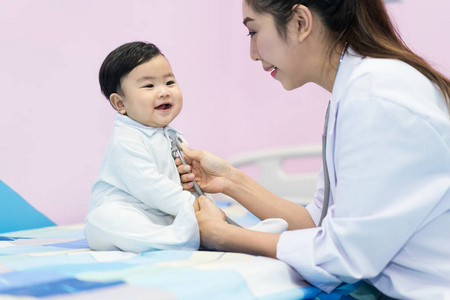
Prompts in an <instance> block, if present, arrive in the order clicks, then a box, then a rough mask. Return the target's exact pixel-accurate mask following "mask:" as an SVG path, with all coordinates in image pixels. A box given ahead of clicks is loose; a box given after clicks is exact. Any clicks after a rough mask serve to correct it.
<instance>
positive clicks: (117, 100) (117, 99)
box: [109, 93, 127, 115]
mask: <svg viewBox="0 0 450 300" xmlns="http://www.w3.org/2000/svg"><path fill="white" fill-rule="evenodd" d="M109 102H111V105H112V106H113V107H114V108H115V109H116V110H117V111H118V112H119V113H120V114H122V115H124V114H126V113H127V111H126V110H125V107H124V106H123V102H122V97H121V96H120V95H119V94H117V93H112V94H111V95H110V96H109Z"/></svg>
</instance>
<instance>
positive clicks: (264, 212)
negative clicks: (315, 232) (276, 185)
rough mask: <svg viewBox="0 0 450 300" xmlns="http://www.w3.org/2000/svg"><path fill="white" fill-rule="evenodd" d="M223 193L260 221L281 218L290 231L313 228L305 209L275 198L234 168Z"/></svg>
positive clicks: (313, 225)
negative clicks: (286, 223)
mask: <svg viewBox="0 0 450 300" xmlns="http://www.w3.org/2000/svg"><path fill="white" fill-rule="evenodd" d="M224 193H225V194H226V195H228V196H230V197H232V198H233V199H235V200H236V201H238V202H239V203H241V204H242V205H243V206H244V207H245V208H247V209H248V210H249V211H251V212H252V213H253V214H254V215H255V216H257V217H258V218H260V219H261V220H264V219H268V218H282V219H284V220H286V222H288V224H289V229H290V230H293V229H303V228H310V227H315V224H314V222H313V220H312V218H311V216H310V214H309V213H308V211H307V210H306V209H305V207H303V206H302V205H299V204H295V203H293V202H291V201H288V200H285V199H283V198H280V197H278V196H276V195H275V194H273V193H272V192H270V191H269V190H267V189H265V188H264V187H262V186H261V185H259V184H258V183H257V182H255V181H254V180H253V179H251V178H250V177H248V176H247V175H246V174H245V173H243V172H242V171H240V170H238V169H236V168H233V169H232V170H231V171H230V173H229V176H228V184H227V185H226V187H225V188H224Z"/></svg>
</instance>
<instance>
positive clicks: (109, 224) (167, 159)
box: [85, 42, 200, 253]
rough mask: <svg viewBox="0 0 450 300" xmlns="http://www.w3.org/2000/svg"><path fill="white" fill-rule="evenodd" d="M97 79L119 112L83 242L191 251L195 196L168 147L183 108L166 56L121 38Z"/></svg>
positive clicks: (128, 248)
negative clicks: (185, 187)
mask: <svg viewBox="0 0 450 300" xmlns="http://www.w3.org/2000/svg"><path fill="white" fill-rule="evenodd" d="M99 80H100V86H101V90H102V92H103V94H104V95H105V97H106V98H107V99H108V100H109V101H110V103H111V105H112V106H113V108H114V109H115V110H116V111H117V112H118V113H117V115H116V117H115V120H114V124H115V127H114V129H113V132H112V136H111V139H110V141H109V145H108V148H107V150H106V154H105V156H104V159H103V162H102V164H101V167H100V171H99V174H98V178H97V181H96V182H95V184H94V186H93V188H92V195H91V200H90V205H89V213H88V215H87V217H86V220H85V236H86V239H87V241H88V243H89V245H90V247H91V248H92V249H94V250H123V251H131V252H136V253H138V252H143V251H150V250H166V249H167V250H168V249H184V250H197V249H198V248H199V245H200V236H199V231H198V225H197V220H196V217H195V211H194V205H196V198H195V196H194V195H193V194H191V193H190V192H188V191H183V189H182V186H181V182H180V177H179V174H178V171H177V168H176V165H175V163H174V160H173V157H172V152H171V141H172V140H173V139H175V138H177V137H178V138H180V139H181V140H182V141H184V139H183V136H182V135H181V133H180V132H178V131H176V130H175V129H173V128H171V127H169V126H168V125H169V124H170V122H172V120H173V119H175V118H176V117H177V115H178V114H179V113H180V111H181V108H182V106H183V97H182V94H181V90H180V87H179V86H178V83H177V81H176V79H175V76H174V74H173V71H172V68H171V66H170V64H169V61H168V60H167V59H166V57H165V56H164V55H163V54H162V53H161V51H160V50H159V49H158V48H157V47H156V46H155V45H153V44H150V43H145V42H132V43H127V44H124V45H122V46H120V47H118V48H117V49H115V50H114V51H112V52H111V53H110V54H109V55H108V56H107V57H106V59H105V61H104V62H103V64H102V66H101V68H100V74H99ZM184 142H185V141H184Z"/></svg>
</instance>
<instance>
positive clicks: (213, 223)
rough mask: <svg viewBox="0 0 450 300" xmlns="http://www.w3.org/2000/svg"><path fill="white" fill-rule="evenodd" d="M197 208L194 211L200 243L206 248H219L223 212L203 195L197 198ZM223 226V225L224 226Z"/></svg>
mask: <svg viewBox="0 0 450 300" xmlns="http://www.w3.org/2000/svg"><path fill="white" fill-rule="evenodd" d="M198 204H199V209H198V210H197V211H196V217H197V222H198V228H199V230H200V243H201V245H202V246H203V247H205V248H206V249H211V250H221V242H220V239H221V238H222V237H223V233H224V230H225V229H226V226H233V225H229V224H227V223H226V221H225V213H224V212H223V211H222V210H220V209H219V208H218V207H217V206H216V205H215V204H214V203H213V202H212V201H211V200H210V199H208V198H207V197H205V196H200V197H199V198H198ZM224 226H225V227H224Z"/></svg>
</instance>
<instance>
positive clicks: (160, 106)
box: [155, 103, 172, 110]
mask: <svg viewBox="0 0 450 300" xmlns="http://www.w3.org/2000/svg"><path fill="white" fill-rule="evenodd" d="M171 108H172V104H170V103H164V104H161V105H159V106H157V107H155V109H156V110H168V109H171Z"/></svg>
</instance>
